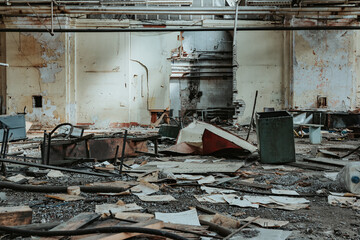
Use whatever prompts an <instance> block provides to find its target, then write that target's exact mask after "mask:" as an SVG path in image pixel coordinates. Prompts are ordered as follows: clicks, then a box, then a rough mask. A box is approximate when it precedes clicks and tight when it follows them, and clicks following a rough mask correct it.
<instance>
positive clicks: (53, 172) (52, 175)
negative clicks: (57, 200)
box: [46, 170, 65, 178]
mask: <svg viewBox="0 0 360 240" xmlns="http://www.w3.org/2000/svg"><path fill="white" fill-rule="evenodd" d="M46 176H48V177H50V178H58V177H64V176H65V175H64V174H63V173H62V172H60V171H58V170H50V171H49V172H48V174H46Z"/></svg>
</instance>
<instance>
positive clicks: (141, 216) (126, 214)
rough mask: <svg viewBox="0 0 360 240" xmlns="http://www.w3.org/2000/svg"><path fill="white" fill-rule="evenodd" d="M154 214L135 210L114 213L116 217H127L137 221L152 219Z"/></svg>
mask: <svg viewBox="0 0 360 240" xmlns="http://www.w3.org/2000/svg"><path fill="white" fill-rule="evenodd" d="M154 217H155V216H154V215H153V214H149V213H137V212H119V213H116V214H115V218H117V219H129V220H135V221H138V222H141V221H146V220H149V219H153V218H154Z"/></svg>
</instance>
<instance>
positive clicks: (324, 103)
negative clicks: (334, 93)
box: [317, 96, 327, 108]
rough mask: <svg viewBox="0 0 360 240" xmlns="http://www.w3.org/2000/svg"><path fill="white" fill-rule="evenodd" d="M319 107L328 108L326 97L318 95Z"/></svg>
mask: <svg viewBox="0 0 360 240" xmlns="http://www.w3.org/2000/svg"><path fill="white" fill-rule="evenodd" d="M317 107H318V108H326V107H327V99H326V97H321V96H318V97H317Z"/></svg>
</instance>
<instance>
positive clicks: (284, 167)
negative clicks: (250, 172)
mask: <svg viewBox="0 0 360 240" xmlns="http://www.w3.org/2000/svg"><path fill="white" fill-rule="evenodd" d="M261 167H262V168H263V169H264V170H277V169H281V170H284V171H294V170H299V169H298V168H296V167H289V166H284V165H265V164H264V165H261Z"/></svg>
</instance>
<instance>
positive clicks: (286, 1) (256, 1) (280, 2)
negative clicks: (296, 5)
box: [246, 0, 292, 6]
mask: <svg viewBox="0 0 360 240" xmlns="http://www.w3.org/2000/svg"><path fill="white" fill-rule="evenodd" d="M246 2H247V5H248V6H291V5H292V0H273V1H271V0H247V1H246Z"/></svg>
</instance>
